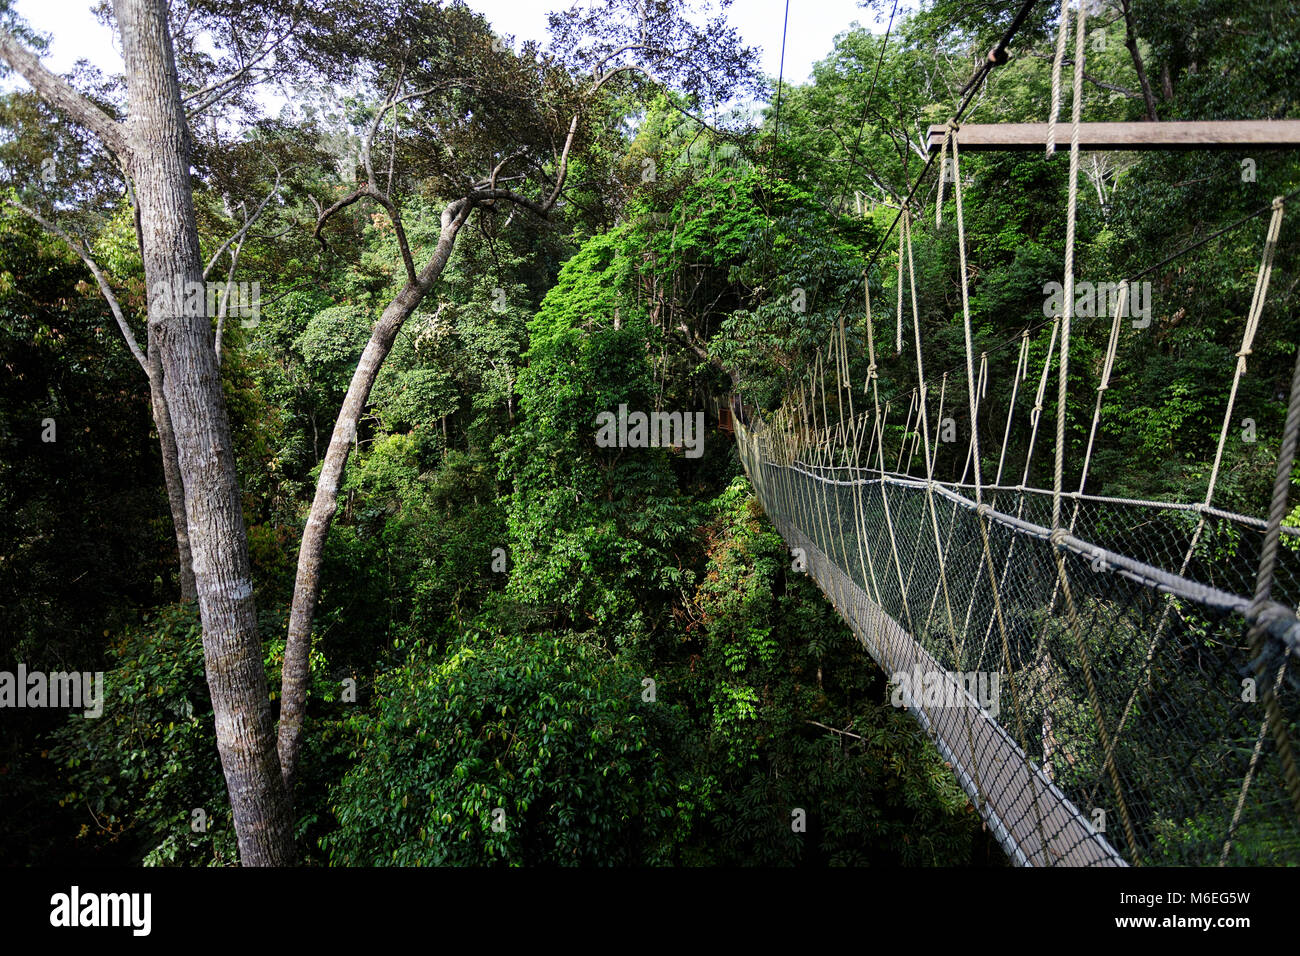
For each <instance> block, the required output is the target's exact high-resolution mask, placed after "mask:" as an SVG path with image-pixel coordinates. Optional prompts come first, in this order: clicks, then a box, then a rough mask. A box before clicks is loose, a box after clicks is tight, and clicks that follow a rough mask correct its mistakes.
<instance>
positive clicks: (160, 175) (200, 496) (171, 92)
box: [114, 0, 293, 865]
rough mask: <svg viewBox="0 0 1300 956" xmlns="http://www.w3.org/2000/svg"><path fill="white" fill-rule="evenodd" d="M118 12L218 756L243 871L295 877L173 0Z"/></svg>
mask: <svg viewBox="0 0 1300 956" xmlns="http://www.w3.org/2000/svg"><path fill="white" fill-rule="evenodd" d="M114 10H115V12H116V16H117V22H118V28H119V30H120V31H121V35H122V54H123V59H124V61H125V65H126V76H127V97H128V104H129V111H128V112H129V123H128V131H127V136H128V139H129V143H130V155H131V167H132V168H131V173H132V178H133V179H134V180H135V183H136V190H137V196H138V200H139V203H140V214H141V224H142V227H143V229H142V235H143V245H144V250H145V260H144V268H145V281H146V283H147V286H148V297H149V322H150V327H151V330H152V332H153V335H154V337H155V338H156V341H157V343H158V354H159V357H160V360H161V363H162V367H163V382H162V385H163V390H164V393H165V397H166V405H167V408H168V411H169V412H170V416H171V421H172V424H173V426H174V433H175V444H176V452H177V463H178V466H179V469H180V473H181V478H182V481H183V483H184V489H185V505H186V519H187V527H188V529H189V533H190V534H191V536H192V537H191V540H190V544H191V550H192V555H193V568H194V579H195V587H196V591H197V595H198V603H199V613H200V615H201V618H202V621H203V652H204V662H205V665H206V669H207V679H208V688H209V690H210V691H211V694H212V709H213V715H214V717H215V724H216V733H217V750H218V752H219V754H220V756H221V766H222V769H223V770H224V772H225V777H226V786H227V788H228V790H229V793H230V803H231V808H232V810H233V812H234V823H235V832H236V835H237V837H238V841H239V855H240V860H241V861H242V862H243V863H244V864H246V865H268V864H269V865H276V864H286V863H289V862H291V859H292V852H293V837H292V829H291V819H290V815H289V805H288V799H287V793H286V791H285V788H284V785H283V783H282V781H281V778H280V766H279V760H278V758H277V755H276V750H275V736H274V729H275V725H274V718H273V715H272V712H271V707H270V701H269V699H268V697H267V684H266V671H265V669H264V668H263V664H262V646H261V641H260V639H259V637H258V632H257V615H256V611H255V607H254V603H253V587H252V578H251V575H250V571H249V562H248V539H247V535H246V531H245V528H244V517H243V512H242V509H241V503H240V496H239V487H238V480H237V476H236V470H235V457H234V451H233V448H232V444H231V437H230V422H229V420H228V418H227V415H226V407H225V400H224V397H223V396H222V392H221V380H220V376H219V373H218V368H217V361H216V355H215V353H214V352H213V348H212V324H211V321H210V319H209V318H208V316H207V315H206V309H204V308H202V307H200V308H198V309H186V308H185V306H186V300H187V296H186V292H187V291H188V290H189V289H193V288H196V287H195V286H193V285H190V286H189V287H188V289H187V284H188V283H198V284H199V286H198V288H201V287H202V281H203V268H202V265H201V260H200V257H199V241H198V231H197V227H196V225H195V218H194V202H193V196H192V195H191V191H190V179H189V175H190V162H189V153H190V149H189V145H190V144H189V133H188V130H187V128H186V126H185V120H184V113H183V112H182V106H181V98H180V86H179V83H178V81H177V77H176V67H175V60H174V55H173V50H172V42H171V34H170V32H169V30H168V24H167V7H166V4H165V2H164V0H114ZM189 301H191V302H193V301H194V299H192V298H191V299H190V300H189ZM198 301H200V302H203V301H206V297H199V299H198ZM192 313H197V314H192Z"/></svg>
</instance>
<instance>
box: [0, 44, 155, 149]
mask: <svg viewBox="0 0 1300 956" xmlns="http://www.w3.org/2000/svg"><path fill="white" fill-rule="evenodd" d="M0 58H3V59H4V60H5V61H6V62H7V63H8V64H9V65H10V66H11V67H13V68H14V69H15V70H16V71H18V73H19V74H21V75H22V77H23V78H24V79H26V80H27V82H28V83H30V84H31V85H32V89H34V90H35V91H36V92H37V93H39V94H40V96H41V98H42V99H44V100H45V101H46V102H48V103H50V104H51V105H52V106H56V107H58V108H59V109H62V110H64V111H65V112H67V113H68V114H70V115H71V116H72V118H73V119H74V120H76V121H77V122H78V123H80V124H81V125H82V126H84V127H86V128H87V129H88V130H90V131H91V132H92V133H94V134H95V135H96V136H98V137H99V141H100V143H102V144H103V145H104V147H105V148H106V149H108V150H110V151H112V152H114V153H116V154H117V155H118V156H119V157H121V158H123V159H129V158H130V156H131V148H130V145H129V141H128V139H127V134H126V128H125V127H124V126H123V125H122V124H121V123H119V122H118V121H117V120H115V119H113V118H112V117H111V116H109V115H108V114H107V113H105V112H104V111H103V110H102V109H100V108H99V107H98V106H96V105H95V104H94V103H92V102H90V100H88V99H86V97H85V96H83V95H82V94H81V93H79V92H77V91H76V90H75V89H73V88H72V87H71V86H70V85H69V84H68V83H67V81H66V80H64V79H62V78H61V77H58V76H55V75H54V74H53V73H51V72H50V71H49V70H47V69H46V68H45V67H43V66H41V62H40V60H38V59H37V58H36V56H35V54H33V53H32V52H31V51H30V50H28V49H27V48H26V47H25V46H23V45H22V44H21V43H19V42H18V40H17V38H15V37H14V35H13V34H12V33H10V32H9V31H7V30H0Z"/></svg>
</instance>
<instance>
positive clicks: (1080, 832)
mask: <svg viewBox="0 0 1300 956" xmlns="http://www.w3.org/2000/svg"><path fill="white" fill-rule="evenodd" d="M778 467H779V466H778ZM760 500H761V498H760ZM773 521H774V523H775V524H776V526H777V530H778V531H780V532H781V536H782V537H783V538H784V539H785V541H786V544H788V545H789V546H791V547H792V548H802V549H803V551H804V553H805V555H806V556H807V562H808V565H807V567H808V573H809V574H810V575H811V576H812V577H813V579H814V580H815V581H816V582H817V584H818V586H819V587H820V588H821V590H822V593H823V594H825V595H826V597H827V599H828V600H829V601H831V603H832V604H833V605H834V606H835V609H836V610H837V611H838V612H839V613H840V615H841V616H842V617H843V618H844V620H845V621H846V622H847V623H848V624H849V626H850V627H851V628H852V629H853V632H854V633H855V634H856V635H857V636H858V639H859V640H861V641H862V643H863V644H864V645H865V646H866V648H867V651H868V652H869V653H870V654H871V656H872V657H873V658H875V660H876V662H877V663H878V664H880V666H881V667H882V668H884V670H885V672H886V673H887V674H891V675H892V674H896V673H899V672H903V673H908V674H911V673H914V672H915V671H914V669H915V668H919V669H920V671H921V673H923V674H925V673H930V672H937V673H940V674H943V675H944V678H943V679H944V680H945V681H947V683H948V685H950V687H951V689H952V691H953V693H952V694H944V695H943V696H944V699H945V700H951V701H954V705H953V706H936V705H933V704H931V705H925V704H923V703H921V702H918V701H915V700H910V701H908V709H909V710H910V711H911V712H912V713H913V714H914V715H915V716H916V718H917V719H918V720H919V721H920V722H921V724H922V726H924V727H925V729H926V731H927V733H928V734H929V735H930V737H931V739H933V740H934V742H935V744H936V746H938V748H939V751H940V752H941V753H942V754H943V756H944V759H945V760H947V761H948V762H949V763H950V764H951V765H952V769H953V771H954V773H956V775H957V779H958V781H959V782H960V783H961V786H962V789H963V790H965V791H966V793H967V794H968V795H969V796H970V798H971V800H972V801H973V802H974V803H975V806H976V807H977V808H978V809H979V811H980V814H981V816H983V818H984V819H985V821H986V822H987V823H988V825H989V827H990V828H991V829H992V830H993V833H994V835H995V836H996V837H997V839H998V842H999V843H1001V844H1002V847H1003V849H1005V850H1006V852H1007V854H1008V856H1010V857H1011V859H1012V861H1013V862H1015V863H1017V864H1018V865H1021V866H1126V865H1127V864H1126V863H1125V861H1124V860H1123V858H1122V857H1121V856H1120V855H1119V853H1118V852H1116V850H1115V849H1114V848H1113V847H1112V846H1111V845H1110V844H1109V843H1108V842H1107V841H1106V839H1105V837H1104V836H1102V835H1101V834H1100V833H1095V832H1093V830H1092V828H1091V827H1090V826H1089V825H1088V820H1087V818H1086V817H1085V816H1084V815H1083V814H1082V813H1080V812H1079V810H1078V809H1077V808H1076V807H1075V806H1074V804H1072V803H1071V802H1070V800H1069V799H1068V798H1067V797H1066V796H1065V794H1064V793H1062V792H1061V791H1060V789H1058V788H1057V787H1056V786H1055V785H1053V784H1052V783H1051V781H1049V780H1048V779H1047V777H1046V776H1045V775H1044V774H1043V772H1042V770H1041V769H1039V768H1038V767H1036V766H1034V764H1033V763H1032V761H1030V760H1029V759H1028V757H1027V756H1026V755H1025V752H1024V750H1022V749H1021V748H1020V746H1019V745H1018V744H1017V743H1016V741H1015V740H1014V739H1013V738H1012V737H1011V735H1010V734H1008V733H1007V731H1006V730H1005V729H1004V728H1003V727H1002V725H1001V724H999V723H998V722H997V721H996V720H994V719H993V718H992V717H990V716H989V715H987V714H986V713H984V712H983V711H982V710H981V709H980V706H979V703H978V702H977V701H976V700H975V699H974V698H973V697H971V696H970V695H969V694H967V693H966V691H965V690H964V689H963V688H962V687H961V686H960V685H959V684H958V683H957V682H956V681H955V680H954V679H953V678H951V677H950V676H948V675H947V673H946V672H945V671H944V670H943V668H942V667H940V666H939V663H938V662H937V661H936V660H935V659H934V658H933V657H932V656H931V655H930V653H929V652H928V651H926V649H925V648H924V647H922V646H921V645H920V644H919V643H917V642H916V641H915V640H914V639H913V638H912V636H911V635H910V634H909V633H908V632H907V631H906V630H904V628H903V627H902V626H901V625H900V624H899V623H898V622H897V621H896V620H894V618H893V617H891V616H890V615H889V614H887V613H886V612H885V610H884V609H883V608H882V607H880V605H878V604H876V603H875V602H874V601H872V600H871V598H870V596H869V595H868V594H867V593H866V592H865V591H863V590H862V588H860V587H859V586H858V585H857V583H856V582H855V581H853V580H852V578H851V577H850V576H849V575H848V574H846V573H845V572H844V571H843V570H842V569H841V568H840V567H839V566H838V565H837V564H835V563H834V562H833V561H832V560H831V559H830V558H829V557H828V556H827V555H826V554H825V553H824V552H822V551H821V550H820V549H819V548H818V547H817V546H816V545H815V544H814V543H813V542H812V540H811V539H809V538H808V537H807V535H805V534H803V533H802V532H801V531H800V530H799V529H798V528H796V527H793V526H791V525H790V524H789V523H788V522H786V521H784V520H782V519H780V518H776V517H774V518H773ZM907 696H909V695H905V698H906V697H907Z"/></svg>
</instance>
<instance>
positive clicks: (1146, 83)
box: [1120, 0, 1160, 123]
mask: <svg viewBox="0 0 1300 956" xmlns="http://www.w3.org/2000/svg"><path fill="white" fill-rule="evenodd" d="M1120 8H1121V10H1122V11H1123V13H1124V45H1125V46H1126V47H1128V54H1129V57H1130V58H1131V59H1132V60H1133V69H1135V70H1137V77H1138V85H1139V86H1141V87H1142V102H1143V103H1145V104H1146V110H1147V120H1148V121H1149V122H1152V123H1154V122H1156V121H1157V120H1159V119H1160V117H1159V116H1157V115H1156V97H1155V94H1154V93H1153V92H1152V91H1151V80H1150V79H1148V78H1147V68H1146V64H1145V63H1143V62H1142V52H1141V51H1140V50H1139V49H1138V38H1137V28H1136V27H1135V26H1134V24H1133V10H1132V5H1131V2H1130V0H1120Z"/></svg>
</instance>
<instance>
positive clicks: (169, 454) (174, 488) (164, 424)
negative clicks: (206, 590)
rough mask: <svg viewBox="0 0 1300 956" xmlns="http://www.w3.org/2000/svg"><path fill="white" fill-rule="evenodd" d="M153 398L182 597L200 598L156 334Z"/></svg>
mask: <svg viewBox="0 0 1300 956" xmlns="http://www.w3.org/2000/svg"><path fill="white" fill-rule="evenodd" d="M148 372H149V398H150V400H151V401H152V403H153V422H154V427H155V428H156V429H157V430H158V447H159V449H160V450H161V451H162V466H163V480H164V481H165V482H166V485H167V505H168V507H169V508H170V509H171V513H172V525H173V527H175V529H176V555H177V558H178V561H179V564H178V567H179V570H180V581H181V600H182V601H195V600H198V596H199V593H198V589H197V588H196V586H195V584H194V556H193V555H192V554H191V552H190V526H189V520H188V519H187V518H186V517H185V485H184V483H183V482H182V480H181V463H180V461H179V459H178V458H177V457H176V432H175V430H174V429H173V428H172V413H171V412H170V411H169V410H168V408H167V396H166V395H164V394H163V384H162V382H163V370H162V357H161V356H160V355H159V354H158V347H157V345H156V344H155V342H154V340H153V337H152V336H150V339H149V369H148Z"/></svg>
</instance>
